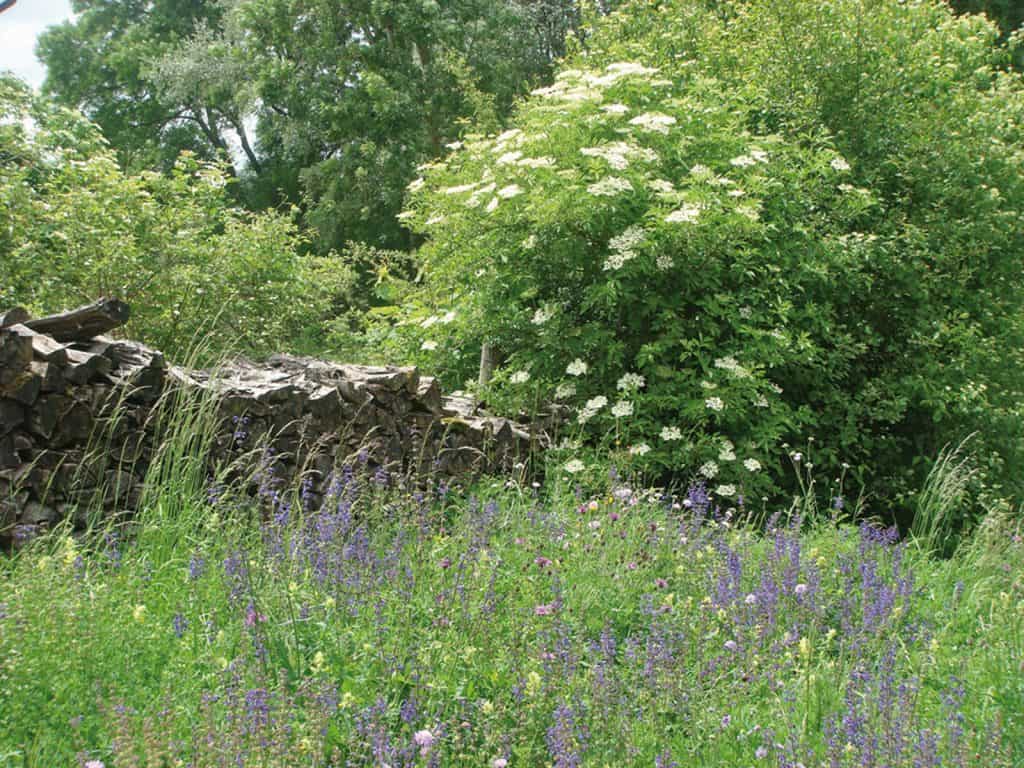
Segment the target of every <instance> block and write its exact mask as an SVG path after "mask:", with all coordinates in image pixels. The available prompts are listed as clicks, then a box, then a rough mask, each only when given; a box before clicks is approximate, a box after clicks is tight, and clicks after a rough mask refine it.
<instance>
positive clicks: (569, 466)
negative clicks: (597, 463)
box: [565, 459, 587, 475]
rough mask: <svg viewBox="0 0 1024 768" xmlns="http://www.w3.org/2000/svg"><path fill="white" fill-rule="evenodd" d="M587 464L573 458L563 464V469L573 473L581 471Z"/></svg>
mask: <svg viewBox="0 0 1024 768" xmlns="http://www.w3.org/2000/svg"><path fill="white" fill-rule="evenodd" d="M586 468H587V466H586V464H584V463H583V462H582V461H580V460H579V459H573V460H572V461H568V462H566V464H565V471H566V472H568V473H570V474H573V475H575V474H576V473H577V472H582V471H583V470H584V469H586Z"/></svg>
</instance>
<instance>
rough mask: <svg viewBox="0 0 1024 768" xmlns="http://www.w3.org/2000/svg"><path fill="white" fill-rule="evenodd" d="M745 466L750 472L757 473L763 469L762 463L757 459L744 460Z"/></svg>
mask: <svg viewBox="0 0 1024 768" xmlns="http://www.w3.org/2000/svg"><path fill="white" fill-rule="evenodd" d="M743 466H744V467H746V470H747V471H748V472H757V471H759V470H760V469H761V462H760V461H758V460H757V459H744V460H743Z"/></svg>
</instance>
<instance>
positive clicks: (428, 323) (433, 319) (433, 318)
mask: <svg viewBox="0 0 1024 768" xmlns="http://www.w3.org/2000/svg"><path fill="white" fill-rule="evenodd" d="M440 319H441V318H439V317H438V316H437V315H431V316H430V317H428V318H427V319H426V320H423V321H422V322H420V328H429V327H430V326H432V325H433V324H434V323H436V322H437V321H438V320H440Z"/></svg>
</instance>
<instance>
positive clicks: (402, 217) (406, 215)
mask: <svg viewBox="0 0 1024 768" xmlns="http://www.w3.org/2000/svg"><path fill="white" fill-rule="evenodd" d="M395 218H396V219H398V220H399V221H409V219H414V218H416V211H402V212H401V213H398V214H396V215H395Z"/></svg>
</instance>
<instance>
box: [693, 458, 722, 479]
mask: <svg viewBox="0 0 1024 768" xmlns="http://www.w3.org/2000/svg"><path fill="white" fill-rule="evenodd" d="M697 474H698V475H700V476H701V477H706V478H707V479H708V480H711V479H712V478H714V477H715V476H717V475H718V465H717V464H715V462H713V461H705V462H704V463H703V464H701V465H700V469H698V470H697Z"/></svg>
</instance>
